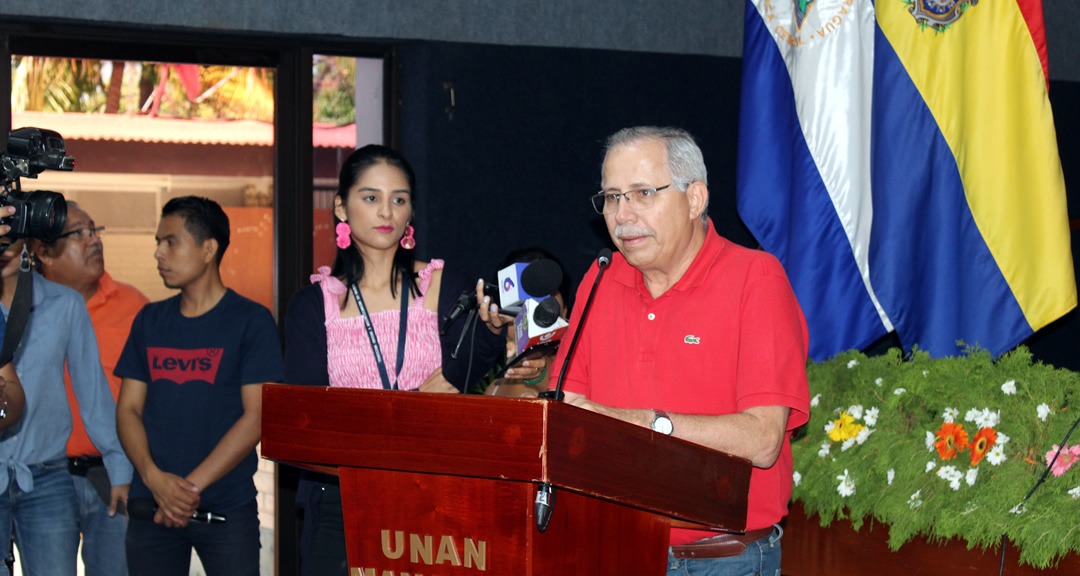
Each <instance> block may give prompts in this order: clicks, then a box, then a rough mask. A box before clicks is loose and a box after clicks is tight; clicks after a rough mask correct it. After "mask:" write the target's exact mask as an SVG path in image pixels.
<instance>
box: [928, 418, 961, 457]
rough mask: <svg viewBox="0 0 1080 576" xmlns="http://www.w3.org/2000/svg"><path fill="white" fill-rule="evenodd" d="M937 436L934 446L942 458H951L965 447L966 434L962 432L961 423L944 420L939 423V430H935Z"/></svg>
mask: <svg viewBox="0 0 1080 576" xmlns="http://www.w3.org/2000/svg"><path fill="white" fill-rule="evenodd" d="M937 437H938V441H937V442H934V446H935V447H937V451H938V456H941V459H942V460H952V459H953V458H956V455H957V454H959V453H960V452H962V451H963V450H964V448H967V443H968V435H967V432H964V425H963V424H958V423H953V422H946V423H945V424H942V425H941V430H938V431H937Z"/></svg>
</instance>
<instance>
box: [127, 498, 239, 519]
mask: <svg viewBox="0 0 1080 576" xmlns="http://www.w3.org/2000/svg"><path fill="white" fill-rule="evenodd" d="M127 510H128V516H130V517H132V518H135V519H138V520H153V519H154V514H155V513H156V512H157V511H158V505H157V502H154V499H153V498H129V499H128V503H127ZM190 520H193V521H195V522H202V523H203V524H220V523H222V522H224V521H225V516H223V515H221V514H215V513H213V512H210V511H209V510H202V509H199V510H196V511H195V513H194V514H192V515H191V518H190Z"/></svg>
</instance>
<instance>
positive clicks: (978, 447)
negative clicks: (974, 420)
mask: <svg viewBox="0 0 1080 576" xmlns="http://www.w3.org/2000/svg"><path fill="white" fill-rule="evenodd" d="M995 444H997V431H995V430H994V429H993V428H979V431H978V432H977V433H976V434H975V437H974V438H972V439H971V444H970V445H969V448H971V465H972V466H978V465H979V462H980V461H981V460H982V459H983V456H986V453H987V452H989V451H990V449H991V448H993V447H994V445H995Z"/></svg>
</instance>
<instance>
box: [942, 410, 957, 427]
mask: <svg viewBox="0 0 1080 576" xmlns="http://www.w3.org/2000/svg"><path fill="white" fill-rule="evenodd" d="M959 415H960V411H959V410H957V409H956V408H946V409H945V413H944V414H942V415H941V418H942V419H943V420H945V423H946V424H951V423H952V422H954V421H955V420H956V417H957V416H959Z"/></svg>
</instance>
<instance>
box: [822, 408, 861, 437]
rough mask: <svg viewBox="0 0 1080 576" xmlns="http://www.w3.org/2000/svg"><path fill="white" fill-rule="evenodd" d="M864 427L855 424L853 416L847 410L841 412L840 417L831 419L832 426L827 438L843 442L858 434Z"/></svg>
mask: <svg viewBox="0 0 1080 576" xmlns="http://www.w3.org/2000/svg"><path fill="white" fill-rule="evenodd" d="M863 428H865V426H863V425H862V424H855V417H854V416H852V415H851V414H848V413H847V412H841V413H840V418H838V419H836V420H833V428H832V430H829V440H832V441H833V442H843V441H844V440H847V439H849V438H854V437H856V436H858V435H859V432H861V431H862V429H863Z"/></svg>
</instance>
